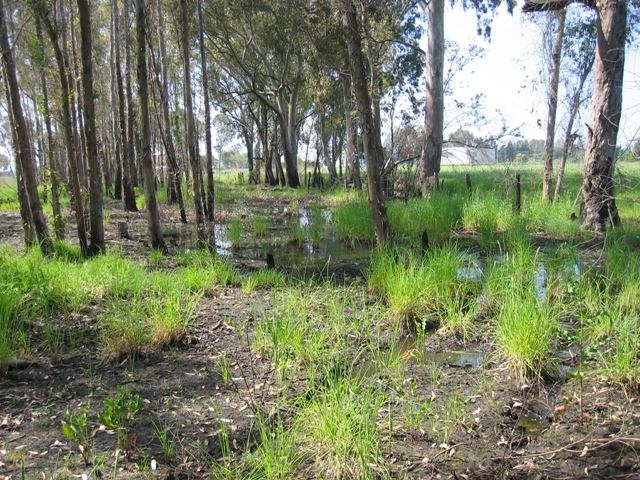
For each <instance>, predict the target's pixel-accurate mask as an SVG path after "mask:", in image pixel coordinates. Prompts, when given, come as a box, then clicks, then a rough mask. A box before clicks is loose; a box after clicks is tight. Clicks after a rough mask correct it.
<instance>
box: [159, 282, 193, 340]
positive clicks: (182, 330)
mask: <svg viewBox="0 0 640 480" xmlns="http://www.w3.org/2000/svg"><path fill="white" fill-rule="evenodd" d="M200 297H201V295H198V294H196V295H192V294H190V292H189V291H186V292H185V291H183V289H182V288H180V287H178V288H174V289H173V290H170V291H168V292H166V293H165V294H163V296H162V298H155V299H153V300H152V301H151V302H149V303H148V307H147V308H148V312H149V317H148V322H149V326H150V329H151V346H152V347H154V348H155V349H157V350H162V349H164V348H166V347H168V346H170V345H173V344H175V343H177V342H179V341H181V340H184V338H185V337H186V335H187V333H188V329H189V324H190V323H191V321H192V320H193V318H194V316H195V312H196V308H197V306H198V300H200Z"/></svg>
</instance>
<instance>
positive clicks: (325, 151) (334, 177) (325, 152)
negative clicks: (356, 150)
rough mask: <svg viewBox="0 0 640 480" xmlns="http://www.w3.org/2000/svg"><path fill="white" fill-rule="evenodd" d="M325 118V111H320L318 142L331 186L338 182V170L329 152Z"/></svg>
mask: <svg viewBox="0 0 640 480" xmlns="http://www.w3.org/2000/svg"><path fill="white" fill-rule="evenodd" d="M325 127H326V120H325V112H321V113H320V142H321V144H322V158H323V159H324V164H325V165H326V166H327V170H328V171H329V184H330V185H331V187H333V186H334V185H336V184H337V183H338V172H337V171H336V164H335V163H334V162H333V157H332V156H331V155H330V153H329V135H327V132H326V128H325Z"/></svg>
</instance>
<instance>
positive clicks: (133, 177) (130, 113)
mask: <svg viewBox="0 0 640 480" xmlns="http://www.w3.org/2000/svg"><path fill="white" fill-rule="evenodd" d="M130 8H131V0H124V63H125V72H126V74H125V92H126V94H127V147H128V152H127V158H128V160H129V162H128V165H127V166H124V168H123V171H122V174H123V182H126V181H129V182H131V188H132V189H133V188H134V187H137V186H138V185H139V182H138V169H137V167H136V165H137V163H138V162H137V161H136V139H135V129H134V127H133V126H134V124H135V123H136V108H135V105H134V103H133V88H132V87H131V76H132V75H133V67H132V66H131V25H130V23H129V9H130ZM145 68H146V67H145ZM138 88H139V87H138ZM127 176H128V180H125V178H126V177H127ZM125 188H126V187H125ZM125 195H126V190H125ZM125 203H126V197H125ZM127 210H128V211H131V210H129V209H128V208H127ZM134 211H135V210H134Z"/></svg>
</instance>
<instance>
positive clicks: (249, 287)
mask: <svg viewBox="0 0 640 480" xmlns="http://www.w3.org/2000/svg"><path fill="white" fill-rule="evenodd" d="M286 284H287V277H286V276H285V275H284V274H282V273H280V272H278V271H277V270H274V269H262V270H258V271H256V272H253V273H251V274H249V275H248V276H247V278H246V279H245V280H244V281H243V282H242V292H243V293H245V294H248V293H251V292H253V291H254V290H256V289H260V288H262V289H266V288H274V289H278V288H282V287H284V286H285V285H286Z"/></svg>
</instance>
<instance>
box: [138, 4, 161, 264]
mask: <svg viewBox="0 0 640 480" xmlns="http://www.w3.org/2000/svg"><path fill="white" fill-rule="evenodd" d="M135 8H136V43H137V57H138V58H137V72H138V98H139V100H140V149H141V151H140V154H141V157H142V158H141V160H142V162H141V163H142V173H143V175H144V197H145V203H146V207H147V219H148V224H149V235H150V237H151V247H152V248H153V249H154V250H160V251H163V252H164V251H166V249H167V248H166V246H165V243H164V238H163V236H162V226H161V224H160V212H159V209H158V201H157V199H156V190H155V185H156V182H155V180H156V179H155V174H154V171H153V161H152V158H151V120H150V118H149V85H148V77H147V44H146V38H147V13H146V11H145V0H135Z"/></svg>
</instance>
